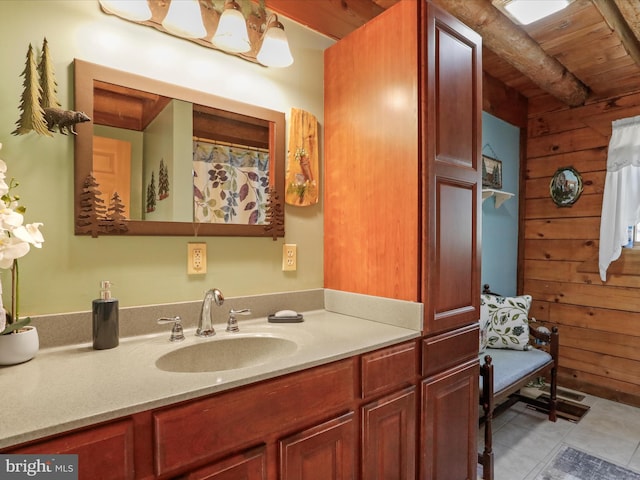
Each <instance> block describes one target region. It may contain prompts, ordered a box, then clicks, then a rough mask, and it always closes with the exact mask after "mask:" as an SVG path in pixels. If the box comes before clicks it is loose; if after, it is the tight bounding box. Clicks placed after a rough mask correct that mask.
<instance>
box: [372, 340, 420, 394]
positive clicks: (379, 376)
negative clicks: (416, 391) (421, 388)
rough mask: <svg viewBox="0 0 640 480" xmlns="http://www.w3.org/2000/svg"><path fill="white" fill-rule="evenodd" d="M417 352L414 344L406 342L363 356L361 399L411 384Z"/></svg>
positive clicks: (414, 372)
mask: <svg viewBox="0 0 640 480" xmlns="http://www.w3.org/2000/svg"><path fill="white" fill-rule="evenodd" d="M417 351H418V349H417V348H416V342H407V343H403V344H401V345H394V346H393V347H388V348H384V349H382V350H377V351H375V352H371V353H367V354H365V355H363V356H362V363H361V366H362V398H367V397H371V396H372V395H376V394H379V393H382V392H385V391H388V390H390V389H392V388H395V387H402V386H405V385H409V384H411V383H412V382H413V380H414V379H415V376H416V364H417V361H416V357H417Z"/></svg>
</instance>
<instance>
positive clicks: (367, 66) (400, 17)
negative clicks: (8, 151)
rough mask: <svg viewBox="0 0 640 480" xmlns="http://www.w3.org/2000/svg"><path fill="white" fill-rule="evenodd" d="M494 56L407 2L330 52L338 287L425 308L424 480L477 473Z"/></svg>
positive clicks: (329, 147)
mask: <svg viewBox="0 0 640 480" xmlns="http://www.w3.org/2000/svg"><path fill="white" fill-rule="evenodd" d="M481 49H482V45H481V39H480V37H479V36H478V35H477V34H476V33H475V32H473V31H472V30H471V29H469V28H467V27H466V26H465V25H463V24H462V23H460V22H459V21H458V20H457V19H455V18H454V17H452V16H451V15H449V14H448V13H446V12H444V11H443V10H441V9H439V8H437V7H436V6H434V5H433V4H432V3H431V2H429V1H427V0H418V1H415V0H402V1H400V2H398V3H397V4H395V5H393V6H392V7H391V8H389V9H387V10H385V11H384V12H383V13H381V14H380V15H378V16H377V17H375V18H374V19H372V20H371V21H369V22H368V23H367V24H365V25H364V26H362V27H361V28H359V29H357V30H355V31H354V32H352V33H350V34H349V35H347V36H346V37H345V38H343V39H341V40H340V41H338V42H337V43H336V44H335V45H333V46H331V47H330V48H328V49H327V50H326V51H325V112H324V113H325V115H324V117H325V158H324V160H325V190H324V191H325V197H324V200H325V210H324V228H325V241H324V250H325V254H324V262H325V263H324V271H325V279H324V286H325V287H326V288H331V289H337V290H343V291H349V292H354V293H361V294H366V295H376V296H383V297H389V298H395V299H399V300H408V301H418V302H422V303H423V304H424V312H425V315H424V323H423V335H424V339H425V343H424V345H423V346H422V362H423V364H425V365H424V366H423V367H424V368H422V370H421V372H420V373H421V376H422V378H423V380H424V381H423V383H422V388H421V392H420V395H419V397H420V398H419V400H418V401H419V402H420V418H419V424H420V429H419V431H420V433H421V439H420V447H419V448H420V453H419V455H418V457H419V458H420V462H419V463H420V465H419V477H420V478H423V479H436V478H437V480H448V479H451V480H459V479H461V478H473V477H474V476H475V472H476V461H477V458H476V454H475V451H476V450H475V442H476V427H475V425H472V423H471V421H470V419H471V418H474V417H477V392H478V379H477V375H478V368H479V367H478V362H477V351H478V336H477V332H478V330H477V327H476V324H477V321H478V318H479V317H480V315H479V310H480V305H479V303H480V258H481V255H480V253H481V252H480V243H481V242H480V235H481V228H480V223H479V220H480V213H481V202H482V200H481V118H482V116H481V114H482V94H481V86H482V64H481V62H482V55H481V54H482V52H481ZM354 248H357V255H354ZM443 336H444V337H443ZM474 336H475V338H474ZM443 338H446V339H447V341H444V342H441V341H440V340H442V339H443ZM460 382H462V383H464V384H465V386H464V387H463V386H461V385H462V384H460ZM470 398H473V399H474V401H473V402H471V401H470V400H469V399H470ZM450 405H455V406H457V407H459V408H461V410H455V409H452V408H440V407H442V406H447V407H448V406H450ZM454 424H455V425H457V426H461V425H464V428H462V429H461V430H457V431H454V430H453V429H451V428H446V427H447V425H454ZM461 436H464V438H465V441H464V442H463V444H464V447H463V448H460V446H459V444H456V442H460V439H461ZM466 439H468V441H467V440H466ZM452 445H455V448H450V449H449V448H444V447H443V446H452ZM451 464H455V465H456V467H455V468H452V469H447V468H446V467H445V465H451ZM463 471H464V472H465V473H464V474H461V472H463Z"/></svg>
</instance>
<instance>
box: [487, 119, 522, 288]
mask: <svg viewBox="0 0 640 480" xmlns="http://www.w3.org/2000/svg"><path fill="white" fill-rule="evenodd" d="M482 145H483V149H482V153H483V155H486V156H489V157H493V158H496V157H497V159H498V160H500V161H502V190H504V191H506V192H511V193H514V194H515V196H514V197H513V198H511V199H509V200H507V201H506V202H504V203H503V204H502V206H500V208H495V206H494V204H495V201H494V199H493V197H492V198H488V199H486V200H485V201H484V202H483V203H482V276H481V279H482V285H484V284H485V283H488V284H489V285H491V290H492V291H494V292H498V293H501V294H503V295H515V294H516V290H517V269H518V186H519V176H520V129H519V128H518V127H515V126H514V125H511V124H509V123H507V122H504V121H502V120H500V119H498V118H496V117H494V116H493V115H490V114H488V113H486V112H483V113H482Z"/></svg>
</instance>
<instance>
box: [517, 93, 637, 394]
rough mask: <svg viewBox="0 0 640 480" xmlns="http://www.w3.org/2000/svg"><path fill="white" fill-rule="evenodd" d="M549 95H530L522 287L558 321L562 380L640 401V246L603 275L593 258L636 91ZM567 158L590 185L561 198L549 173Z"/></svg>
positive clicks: (540, 311)
mask: <svg viewBox="0 0 640 480" xmlns="http://www.w3.org/2000/svg"><path fill="white" fill-rule="evenodd" d="M544 102H545V101H544V100H543V101H541V102H539V103H537V104H536V100H535V99H529V124H528V138H527V149H526V152H527V154H526V163H525V165H526V167H525V189H524V197H525V198H524V199H521V201H523V203H524V212H523V215H524V218H523V219H521V228H523V229H524V231H523V232H522V233H523V241H524V248H523V258H522V259H521V265H520V272H521V275H522V277H523V278H522V282H523V292H524V293H528V294H530V295H532V296H533V299H534V301H533V306H532V313H531V315H532V316H534V317H536V318H537V319H538V320H540V321H543V322H547V323H549V324H552V325H557V326H558V327H559V329H560V332H561V343H560V362H559V363H560V368H559V380H558V381H559V384H560V385H564V386H567V387H570V388H577V389H579V390H582V391H584V392H587V393H592V394H596V395H599V396H603V397H606V398H610V399H613V400H617V401H621V402H625V403H630V404H633V405H640V269H639V268H638V261H639V260H638V259H639V258H640V252H638V251H631V250H625V251H624V255H623V258H621V259H620V260H619V261H618V262H616V263H615V264H613V266H612V267H610V272H611V273H612V274H610V275H609V277H608V280H607V282H606V283H603V282H602V281H601V280H600V276H599V274H598V268H597V259H598V238H599V235H600V214H601V209H602V195H603V190H604V181H605V173H606V155H607V147H608V143H609V137H610V135H611V122H612V120H615V119H619V118H625V117H630V116H635V115H640V92H638V93H636V94H633V95H627V96H624V97H619V98H611V99H608V100H605V101H599V102H594V103H591V104H587V105H585V106H582V107H577V108H572V109H561V110H555V111H550V112H546V113H545V112H544V110H545V108H544V107H545V103H544ZM547 104H548V105H553V102H547ZM566 166H573V167H574V168H576V169H577V170H578V172H580V173H581V174H582V177H583V183H584V191H583V194H582V196H581V197H580V199H579V200H578V201H577V203H575V204H574V205H573V206H572V207H570V208H567V207H564V208H560V207H557V206H556V205H555V204H554V203H553V202H552V201H551V198H550V196H549V183H550V181H551V177H552V176H553V174H554V173H555V171H556V170H557V169H558V168H560V167H566ZM521 195H522V192H521Z"/></svg>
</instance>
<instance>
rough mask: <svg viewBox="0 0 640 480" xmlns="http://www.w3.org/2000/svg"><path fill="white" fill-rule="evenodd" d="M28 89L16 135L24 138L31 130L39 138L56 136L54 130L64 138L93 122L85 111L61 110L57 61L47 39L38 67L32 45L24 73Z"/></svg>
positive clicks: (25, 84) (26, 88) (25, 93)
mask: <svg viewBox="0 0 640 480" xmlns="http://www.w3.org/2000/svg"><path fill="white" fill-rule="evenodd" d="M22 76H24V82H23V86H24V90H23V92H22V97H21V100H20V107H19V108H20V111H21V112H22V113H21V114H20V118H19V119H18V121H17V122H16V129H15V130H14V131H13V132H11V133H12V134H13V135H24V134H26V133H29V132H31V131H34V132H36V133H37V134H39V135H46V136H48V137H52V136H53V135H52V132H54V131H55V130H54V128H56V127H57V128H58V132H60V133H61V134H63V135H66V134H67V133H72V134H74V135H75V134H76V132H75V130H74V129H73V126H74V125H75V124H77V123H82V122H88V121H89V120H91V119H90V118H89V117H88V116H87V115H85V114H84V113H82V112H74V111H72V110H64V109H63V108H60V106H61V105H60V102H59V101H58V97H57V90H56V89H57V86H58V84H57V83H56V78H55V73H54V71H53V61H52V60H51V54H50V52H49V43H48V42H47V39H46V38H45V39H44V41H43V43H42V55H41V57H40V62H39V63H38V64H37V65H36V60H35V57H34V53H33V47H32V46H31V44H29V49H28V50H27V61H26V64H25V68H24V71H23V72H22Z"/></svg>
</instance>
